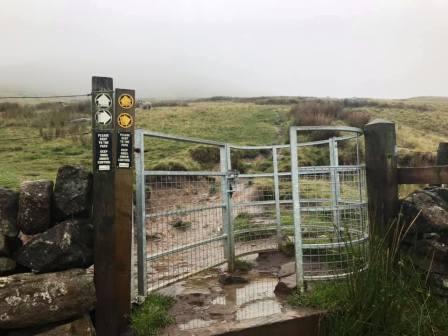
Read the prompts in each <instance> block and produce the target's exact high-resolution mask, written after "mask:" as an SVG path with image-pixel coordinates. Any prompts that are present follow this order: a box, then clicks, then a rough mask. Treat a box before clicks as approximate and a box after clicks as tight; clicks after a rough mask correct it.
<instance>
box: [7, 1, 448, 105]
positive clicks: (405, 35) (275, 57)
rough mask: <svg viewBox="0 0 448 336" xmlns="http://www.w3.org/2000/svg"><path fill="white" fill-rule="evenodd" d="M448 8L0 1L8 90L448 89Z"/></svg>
mask: <svg viewBox="0 0 448 336" xmlns="http://www.w3.org/2000/svg"><path fill="white" fill-rule="evenodd" d="M447 18H448V1H446V0H190V1H188V0H147V1H136V0H126V1H117V0H91V1H87V0H77V1H74V0H73V1H69V0H1V2H0V25H1V26H0V27H1V30H0V31H1V38H2V43H1V49H0V89H1V90H2V91H3V92H20V93H24V92H33V93H53V94H69V93H85V92H88V91H90V77H91V76H92V75H95V74H96V75H108V76H112V77H114V80H115V86H116V87H122V88H131V89H136V90H137V96H139V97H198V96H212V95H235V96H255V95H300V96H332V97H352V96H362V97H384V98H389V97H394V98H405V97H411V96H423V95H439V96H448V66H447V62H448V19H447ZM0 95H1V92H0Z"/></svg>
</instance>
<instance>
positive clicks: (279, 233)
mask: <svg viewBox="0 0 448 336" xmlns="http://www.w3.org/2000/svg"><path fill="white" fill-rule="evenodd" d="M272 165H273V167H274V196H275V221H276V224H277V244H278V247H279V248H280V244H281V240H282V223H281V215H280V183H279V177H278V160H277V147H275V146H273V147H272Z"/></svg>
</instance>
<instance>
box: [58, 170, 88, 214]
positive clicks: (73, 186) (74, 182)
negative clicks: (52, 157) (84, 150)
mask: <svg viewBox="0 0 448 336" xmlns="http://www.w3.org/2000/svg"><path fill="white" fill-rule="evenodd" d="M91 198H92V174H91V173H90V172H89V171H88V170H86V169H84V168H83V167H81V166H62V167H60V168H59V170H58V174H57V177H56V183H55V186H54V193H53V210H54V218H55V219H56V220H57V221H61V220H64V219H68V218H72V217H74V216H76V217H89V216H90V213H91V208H92V200H91Z"/></svg>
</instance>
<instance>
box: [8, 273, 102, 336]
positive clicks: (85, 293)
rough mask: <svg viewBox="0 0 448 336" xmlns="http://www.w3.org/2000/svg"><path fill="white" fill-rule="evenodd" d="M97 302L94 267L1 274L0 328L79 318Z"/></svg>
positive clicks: (16, 327) (40, 324) (27, 326)
mask: <svg viewBox="0 0 448 336" xmlns="http://www.w3.org/2000/svg"><path fill="white" fill-rule="evenodd" d="M94 306H95V286H94V283H93V272H92V271H91V270H82V269H72V270H68V271H64V272H56V273H46V274H37V275H36V274H32V273H22V274H15V275H11V276H8V277H3V278H0V330H5V329H6V330H11V329H20V328H29V327H35V326H44V325H47V324H49V323H53V322H58V321H64V320H68V319H72V318H77V317H79V316H82V315H84V314H87V313H88V312H89V311H91V310H92V309H93V308H94Z"/></svg>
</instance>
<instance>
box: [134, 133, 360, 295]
mask: <svg viewBox="0 0 448 336" xmlns="http://www.w3.org/2000/svg"><path fill="white" fill-rule="evenodd" d="M316 129H318V130H324V131H331V132H338V133H340V132H354V135H348V136H332V137H330V138H328V139H326V140H319V141H305V142H303V143H298V142H297V131H299V132H307V131H309V130H316ZM294 134H295V137H294ZM360 135H361V131H360V130H358V129H354V128H347V127H337V128H335V127H331V128H328V127H324V128H315V127H311V128H309V127H307V128H297V127H294V128H291V144H290V145H273V146H237V145H230V144H226V143H220V142H215V141H208V140H201V139H193V138H188V137H180V136H172V135H167V134H161V133H157V132H151V131H145V130H137V131H136V135H135V137H136V139H135V142H136V152H137V153H136V192H137V197H136V199H137V204H136V208H137V209H136V210H137V211H136V228H135V232H136V238H137V269H138V270H137V273H138V276H137V280H138V281H137V282H138V294H139V295H141V296H144V295H146V293H148V292H149V291H152V290H155V289H157V288H160V287H163V286H165V285H167V284H170V283H173V282H175V281H177V280H180V279H182V278H185V277H187V276H189V275H192V274H194V273H196V272H199V271H201V270H204V269H207V268H210V267H213V266H216V265H219V264H223V263H226V262H227V263H228V268H229V269H230V270H232V269H233V265H234V261H235V258H236V257H238V256H242V255H245V254H251V253H256V252H260V251H266V250H277V249H279V248H280V249H289V250H291V251H292V252H293V254H294V253H295V257H296V265H297V271H298V272H297V278H298V281H299V284H301V283H303V281H305V280H315V279H328V278H334V277H339V276H344V275H346V274H347V273H349V272H350V270H351V266H352V263H353V261H355V259H356V263H357V265H361V267H364V266H365V265H366V262H367V260H366V254H367V253H366V246H367V233H368V231H367V223H366V221H367V220H366V217H367V216H366V205H367V203H366V197H365V195H364V194H365V183H364V178H365V173H364V171H365V168H364V166H363V165H361V163H360V153H359V152H360V149H359V137H360ZM351 141H355V145H354V146H351V147H350V146H347V143H349V142H351ZM160 142H165V144H164V146H162V148H169V149H170V153H171V152H173V151H174V152H175V149H176V148H179V149H180V150H181V154H180V155H181V157H182V155H184V156H185V153H186V151H188V150H191V149H192V148H191V147H190V148H187V147H188V146H192V145H193V146H197V145H199V146H201V152H203V153H206V154H207V159H208V160H211V163H212V164H211V165H210V170H207V171H201V170H194V169H190V170H188V171H185V167H176V165H173V164H171V165H168V166H166V165H165V166H164V165H161V166H160V165H159V166H157V165H156V166H154V165H153V163H152V162H151V161H152V158H151V151H155V152H158V151H159V152H160V149H159V148H160ZM168 143H169V144H168ZM338 143H339V144H343V146H344V153H345V156H347V153H348V154H349V156H350V155H351V159H352V160H354V161H353V164H350V165H349V164H348V163H349V162H348V159H347V157H344V165H340V164H339V155H338V150H337V148H338V147H337V146H338ZM316 147H325V148H328V150H327V152H328V155H325V157H324V158H321V162H317V163H318V164H320V165H316V164H314V165H312V164H310V162H308V164H306V162H302V161H303V160H301V158H303V157H307V156H309V155H308V154H307V151H308V152H313V150H314V148H316ZM320 151H321V152H322V150H320ZM145 153H147V154H145ZM291 153H296V155H291ZM160 160H161V161H162V162H163V154H162V155H160V153H159V156H158V157H156V158H154V161H157V162H159V161H160ZM325 160H327V162H325ZM303 163H305V164H303ZM311 163H312V162H311ZM146 167H151V169H147V168H146ZM218 167H219V169H218ZM180 168H182V170H181V169H180ZM353 247H356V249H354V248H353ZM355 250H356V251H355Z"/></svg>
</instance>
